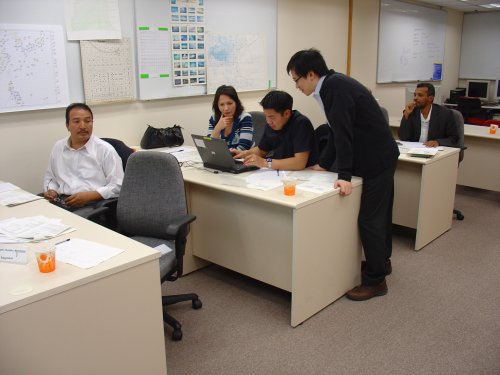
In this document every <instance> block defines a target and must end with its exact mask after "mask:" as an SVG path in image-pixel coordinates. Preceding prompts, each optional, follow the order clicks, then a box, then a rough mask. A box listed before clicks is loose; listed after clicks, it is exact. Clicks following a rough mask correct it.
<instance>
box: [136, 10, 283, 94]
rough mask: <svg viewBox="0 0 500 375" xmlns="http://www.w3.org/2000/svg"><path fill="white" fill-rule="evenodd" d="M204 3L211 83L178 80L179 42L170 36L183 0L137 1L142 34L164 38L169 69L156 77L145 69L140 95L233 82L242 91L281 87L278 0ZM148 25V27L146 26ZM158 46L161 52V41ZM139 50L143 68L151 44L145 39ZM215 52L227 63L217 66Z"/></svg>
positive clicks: (211, 90) (186, 91) (200, 91)
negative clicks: (176, 57)
mask: <svg viewBox="0 0 500 375" xmlns="http://www.w3.org/2000/svg"><path fill="white" fill-rule="evenodd" d="M175 3H177V2H175ZM202 3H203V5H204V7H205V24H204V27H205V31H206V33H205V38H206V43H205V50H204V51H203V52H204V55H205V63H206V71H207V77H206V81H207V84H204V85H196V84H195V85H185V86H176V85H175V84H174V83H175V79H176V76H175V75H173V74H172V73H171V72H172V61H170V60H171V55H172V54H174V53H175V51H173V52H172V47H171V46H172V45H173V44H174V43H173V42H172V43H171V41H170V38H171V32H172V24H173V23H172V22H171V9H170V8H171V6H175V5H178V4H172V2H171V0H141V1H136V2H135V28H136V39H138V40H139V38H143V40H144V42H146V39H145V38H150V39H151V38H162V39H163V41H164V46H165V50H164V51H163V56H164V59H163V61H164V62H165V66H164V67H162V69H163V71H164V74H160V75H157V76H155V77H151V75H149V74H143V75H141V72H138V74H137V80H138V85H139V98H140V99H143V100H149V99H160V98H170V97H180V96H192V95H204V94H207V93H214V92H215V89H216V88H217V87H218V86H220V85H222V84H226V85H233V86H234V87H235V88H236V90H237V91H250V90H265V89H268V88H271V87H276V61H277V60H276V55H277V54H276V51H277V31H276V24H277V0H252V1H241V2H238V4H237V6H235V2H234V1H233V0H204V1H203V2H202ZM146 28H147V29H148V30H147V31H148V32H143V31H144V30H141V29H146ZM159 29H161V30H163V32H162V31H158V30H159ZM152 30H155V33H153V32H151V31H152ZM155 34H156V35H155ZM209 41H211V43H212V44H210V43H209ZM257 47H259V48H257ZM155 50H156V52H157V53H158V48H157V47H156V48H155ZM197 52H199V51H197ZM242 52H245V53H242ZM250 52H251V53H250ZM137 53H138V54H140V55H138V56H137V60H138V61H139V64H138V65H139V69H140V67H141V66H142V64H141V63H140V61H141V60H142V59H143V56H146V53H147V44H146V43H143V44H142V45H141V46H140V47H139V48H138V49H137ZM214 54H217V56H222V55H223V56H224V57H225V61H224V63H223V64H221V65H217V66H215V63H214V59H211V58H213V56H214ZM181 55H182V54H181ZM245 58H246V59H245ZM189 61H190V63H191V62H193V60H191V59H190V60H189ZM210 63H212V66H210V65H209V64H210ZM221 67H222V68H223V69H220V68H221ZM215 68H219V69H215ZM207 87H208V88H207Z"/></svg>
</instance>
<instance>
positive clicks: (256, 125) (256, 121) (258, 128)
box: [249, 111, 267, 146]
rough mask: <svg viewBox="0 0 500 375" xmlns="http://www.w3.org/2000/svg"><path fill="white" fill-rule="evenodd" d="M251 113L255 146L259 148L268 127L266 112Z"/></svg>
mask: <svg viewBox="0 0 500 375" xmlns="http://www.w3.org/2000/svg"><path fill="white" fill-rule="evenodd" d="M249 113H250V115H251V116H252V123H253V145H254V146H258V145H259V142H260V140H261V138H262V136H263V135H264V129H265V128H266V125H267V122H266V116H265V115H264V112H260V111H252V112H249Z"/></svg>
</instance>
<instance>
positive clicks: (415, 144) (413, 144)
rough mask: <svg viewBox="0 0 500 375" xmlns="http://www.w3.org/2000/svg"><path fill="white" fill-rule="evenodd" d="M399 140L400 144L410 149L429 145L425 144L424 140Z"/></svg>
mask: <svg viewBox="0 0 500 375" xmlns="http://www.w3.org/2000/svg"><path fill="white" fill-rule="evenodd" d="M397 142H399V143H398V146H400V147H404V148H407V149H410V148H427V146H426V145H424V144H423V143H422V142H409V141H397Z"/></svg>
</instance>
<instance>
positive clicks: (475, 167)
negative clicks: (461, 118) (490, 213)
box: [458, 125, 500, 191]
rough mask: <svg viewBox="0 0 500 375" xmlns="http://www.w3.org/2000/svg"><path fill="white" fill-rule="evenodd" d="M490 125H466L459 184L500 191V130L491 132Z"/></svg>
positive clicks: (459, 169)
mask: <svg viewBox="0 0 500 375" xmlns="http://www.w3.org/2000/svg"><path fill="white" fill-rule="evenodd" d="M489 130H490V129H489V127H486V126H477V125H465V126H464V134H465V139H464V144H465V146H466V147H467V150H465V154H464V159H463V160H462V162H461V163H460V167H459V168H458V184H459V185H464V186H471V187H476V188H481V189H486V190H493V191H500V130H498V129H497V133H496V134H490V133H489Z"/></svg>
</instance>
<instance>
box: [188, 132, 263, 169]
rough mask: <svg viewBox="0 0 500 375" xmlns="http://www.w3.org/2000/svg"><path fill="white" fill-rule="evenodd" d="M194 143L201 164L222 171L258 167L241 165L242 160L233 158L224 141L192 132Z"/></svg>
mask: <svg viewBox="0 0 500 375" xmlns="http://www.w3.org/2000/svg"><path fill="white" fill-rule="evenodd" d="M191 137H192V138H193V141H194V144H195V146H196V149H197V150H198V152H199V154H200V157H201V160H202V161H203V166H204V167H205V168H210V169H216V170H218V171H222V172H230V173H242V172H248V171H253V170H256V169H259V168H258V167H254V166H248V165H243V162H241V161H239V160H234V159H233V155H231V152H230V151H229V149H228V148H227V144H226V141H225V140H223V139H219V138H211V137H207V136H203V135H195V134H192V135H191Z"/></svg>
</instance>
